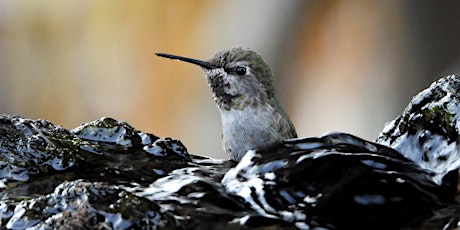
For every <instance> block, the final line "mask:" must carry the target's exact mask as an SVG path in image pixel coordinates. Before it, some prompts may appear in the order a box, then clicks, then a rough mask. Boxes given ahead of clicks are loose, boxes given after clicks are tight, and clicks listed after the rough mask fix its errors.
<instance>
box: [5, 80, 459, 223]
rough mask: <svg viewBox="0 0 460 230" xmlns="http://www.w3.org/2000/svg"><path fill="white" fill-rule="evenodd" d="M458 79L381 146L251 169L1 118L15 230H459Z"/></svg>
mask: <svg viewBox="0 0 460 230" xmlns="http://www.w3.org/2000/svg"><path fill="white" fill-rule="evenodd" d="M459 82H460V81H459V77H458V76H449V77H447V78H444V79H441V80H439V81H438V82H436V83H434V84H433V85H432V86H431V87H430V88H428V89H427V90H424V91H423V92H421V93H420V94H419V95H417V96H416V97H414V99H413V100H412V102H411V104H410V105H409V106H408V108H407V109H406V110H405V111H404V113H403V114H402V115H401V116H400V117H398V118H397V119H396V120H395V121H393V122H390V123H389V124H387V126H386V127H385V129H384V131H383V132H382V133H381V134H380V136H379V137H378V139H377V141H376V142H377V143H374V142H369V141H366V140H362V139H360V138H358V137H355V136H353V135H350V134H344V133H331V134H328V135H325V136H322V137H312V138H297V139H291V140H286V141H285V142H284V143H283V144H280V145H277V146H272V147H271V148H269V149H265V150H251V151H248V152H247V153H246V155H245V156H244V157H243V159H242V160H241V161H240V162H238V163H235V162H233V161H226V160H216V159H211V158H206V157H200V156H196V155H190V154H188V152H187V149H186V148H185V146H183V145H182V144H181V142H180V141H178V140H174V139H171V138H159V137H157V136H155V135H153V134H148V133H143V132H141V131H138V130H136V129H134V128H133V127H131V126H129V125H128V124H127V123H125V122H121V121H117V120H114V119H111V118H102V119H100V120H97V121H93V122H90V123H85V124H82V125H80V126H79V127H77V128H75V129H73V130H66V129H64V128H62V127H59V126H55V125H53V124H51V123H50V122H47V121H44V120H29V119H23V118H20V117H18V116H9V115H2V116H0V179H1V181H0V193H1V194H0V195H1V197H2V199H1V200H0V226H1V228H9V229H24V228H29V229H51V228H61V229H247V228H270V229H281V228H282V229H285V228H287V229H309V228H317V229H397V228H405V229H421V228H426V229H443V228H457V227H458V223H459V221H460V205H459V202H458V198H457V197H458V190H457V186H458V170H459V168H460V165H459V155H458V154H459V153H458V152H459V151H458V144H457V143H458V134H459V130H458V128H457V123H458V121H459V118H458V115H457V114H458V111H460V109H459V107H458V106H459V105H460V103H458V97H459V95H460V94H459V92H460V91H459V89H460V88H459V87H458V86H459V85H460V84H459Z"/></svg>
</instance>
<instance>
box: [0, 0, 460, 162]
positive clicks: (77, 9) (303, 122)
mask: <svg viewBox="0 0 460 230" xmlns="http://www.w3.org/2000/svg"><path fill="white" fill-rule="evenodd" d="M232 46H243V47H249V48H252V49H254V50H255V51H257V52H258V53H260V54H261V55H262V56H263V57H264V58H265V60H266V62H267V63H268V64H269V65H270V66H271V67H272V71H273V72H274V73H275V78H276V79H275V83H276V88H277V95H278V97H279V99H280V100H281V103H282V104H283V105H284V107H285V108H286V110H287V112H288V113H289V114H290V116H291V118H292V120H293V122H294V124H296V127H297V131H298V133H299V136H313V135H321V134H323V133H325V132H330V131H342V132H349V133H353V134H356V135H358V136H361V137H364V138H366V139H373V138H375V137H376V136H377V134H378V133H379V132H380V131H381V129H382V128H383V126H384V123H385V122H387V121H390V120H392V119H393V118H394V117H395V116H397V115H398V114H400V113H401V112H402V110H403V109H404V107H405V106H406V105H407V103H408V102H409V101H410V99H411V97H412V96H413V95H415V94H416V93H417V92H419V91H420V90H422V89H423V88H426V87H427V86H428V85H429V84H430V83H431V82H432V81H434V80H436V79H438V78H439V77H441V76H445V75H447V74H451V73H459V72H460V52H459V51H460V2H458V1H457V2H454V1H452V2H449V1H442V2H441V1H438V2H434V1H432V2H428V1H358V0H357V1H351V0H349V1H347V0H336V1H301V0H299V1H295V0H290V1H266V0H260V1H256V0H249V1H246V0H239V1H179V0H177V1H174V0H173V1H90V0H85V1H82V0H78V1H58V0H56V1H13V0H11V1H7V0H6V1H0V112H1V113H7V114H18V115H20V116H23V117H25V118H33V119H37V118H42V119H46V120H50V121H51V122H53V123H55V124H60V125H62V126H64V127H65V128H69V129H72V128H74V127H76V126H78V125H79V124H80V123H81V122H88V121H92V120H95V119H98V118H100V117H103V116H107V117H113V118H116V119H121V120H124V121H126V122H128V123H129V124H131V125H133V126H134V127H135V128H137V129H139V130H142V131H145V132H151V133H154V134H156V135H159V136H163V137H165V136H170V137H173V138H177V139H180V140H182V141H183V142H184V144H185V145H186V146H188V149H189V151H190V152H191V153H194V154H201V155H207V156H214V157H218V158H225V157H226V156H225V155H224V153H223V151H222V150H221V141H220V136H221V134H220V133H221V125H220V117H219V113H218V110H217V109H216V107H215V105H214V103H213V101H212V99H211V93H210V91H209V90H208V88H207V85H206V81H205V79H204V77H203V74H202V72H201V70H200V69H199V68H197V67H196V66H192V65H189V64H186V63H178V62H175V61H170V60H166V59H161V58H158V57H156V56H154V55H153V53H154V52H167V53H172V54H177V55H183V56H189V57H194V58H199V59H207V58H209V57H210V56H212V55H213V54H214V53H215V52H216V51H218V50H221V49H224V48H228V47H232Z"/></svg>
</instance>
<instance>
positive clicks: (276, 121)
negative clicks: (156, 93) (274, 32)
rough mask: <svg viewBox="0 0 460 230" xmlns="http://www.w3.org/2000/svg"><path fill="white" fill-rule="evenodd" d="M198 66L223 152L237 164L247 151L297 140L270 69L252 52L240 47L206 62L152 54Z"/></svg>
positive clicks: (222, 52) (224, 51)
mask: <svg viewBox="0 0 460 230" xmlns="http://www.w3.org/2000/svg"><path fill="white" fill-rule="evenodd" d="M155 54H156V55H158V56H160V57H165V58H170V59H174V60H180V61H184V62H188V63H192V64H195V65H198V66H200V67H201V68H202V69H203V71H204V73H205V77H206V79H207V81H208V85H209V87H210V88H211V91H212V93H213V99H214V101H215V102H216V104H217V107H218V109H219V111H220V115H221V119H222V130H223V134H222V140H223V147H224V150H225V152H226V153H227V154H228V156H229V158H230V159H231V160H234V161H237V162H238V161H240V160H241V158H242V157H243V156H244V155H245V153H246V152H247V151H248V150H252V149H258V150H263V149H266V148H268V147H270V146H273V145H276V144H280V143H282V142H283V140H285V139H290V138H295V137H297V133H296V131H295V128H294V125H293V124H292V122H291V120H290V119H289V116H288V115H287V113H286V112H285V111H284V109H283V108H282V107H281V105H280V103H279V102H278V100H277V99H276V97H275V88H274V86H273V75H272V73H271V70H270V67H269V66H268V65H267V64H266V63H265V62H264V60H263V59H262V57H261V56H260V55H259V54H257V53H256V52H254V51H252V50H250V49H245V48H241V47H235V48H230V49H226V50H222V51H220V52H218V53H216V54H215V55H214V56H212V57H211V58H210V59H209V60H207V61H201V60H197V59H192V58H187V57H182V56H176V55H171V54H165V53H155Z"/></svg>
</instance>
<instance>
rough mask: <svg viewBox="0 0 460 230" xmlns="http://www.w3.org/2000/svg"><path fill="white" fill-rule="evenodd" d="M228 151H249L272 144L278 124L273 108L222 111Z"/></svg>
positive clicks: (224, 135)
mask: <svg viewBox="0 0 460 230" xmlns="http://www.w3.org/2000/svg"><path fill="white" fill-rule="evenodd" d="M221 116H222V129H223V139H224V144H225V148H226V150H227V151H228V150H231V151H232V152H235V151H247V150H249V149H253V148H258V147H261V146H264V145H266V143H270V142H272V140H271V139H273V138H274V134H275V133H276V130H278V127H277V125H278V123H277V122H275V120H276V118H275V116H276V114H275V113H274V112H273V109H272V108H271V107H267V108H263V109H260V108H254V107H251V106H248V107H246V108H244V109H232V110H225V109H224V110H221Z"/></svg>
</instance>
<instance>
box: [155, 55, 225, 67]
mask: <svg viewBox="0 0 460 230" xmlns="http://www.w3.org/2000/svg"><path fill="white" fill-rule="evenodd" d="M155 54H156V55H157V56H160V57H165V58H170V59H173V60H179V61H185V62H188V63H192V64H195V65H199V66H201V67H202V68H205V69H216V68H218V67H216V66H213V65H211V64H210V63H209V62H205V61H200V60H196V59H192V58H187V57H181V56H176V55H171V54H165V53H155Z"/></svg>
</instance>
